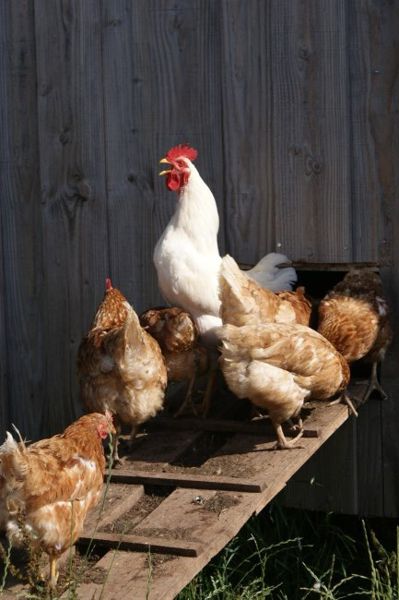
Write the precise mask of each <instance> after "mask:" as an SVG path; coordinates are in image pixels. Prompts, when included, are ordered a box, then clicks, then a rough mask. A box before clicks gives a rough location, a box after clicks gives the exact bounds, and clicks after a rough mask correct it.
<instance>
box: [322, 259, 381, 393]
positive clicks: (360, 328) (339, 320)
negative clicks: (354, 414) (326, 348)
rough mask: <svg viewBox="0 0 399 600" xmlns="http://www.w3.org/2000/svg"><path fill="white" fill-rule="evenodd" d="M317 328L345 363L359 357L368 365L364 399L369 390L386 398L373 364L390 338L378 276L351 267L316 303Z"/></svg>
mask: <svg viewBox="0 0 399 600" xmlns="http://www.w3.org/2000/svg"><path fill="white" fill-rule="evenodd" d="M317 330H318V331H319V333H321V334H322V335H323V336H324V337H325V338H326V339H328V340H329V341H330V342H331V343H332V344H333V346H334V347H335V348H336V349H337V350H338V351H339V352H340V353H341V354H342V355H343V356H344V357H345V358H346V360H347V361H348V362H349V363H353V362H355V361H358V360H360V359H363V360H364V361H366V362H369V363H371V364H372V369H371V376H370V380H369V385H368V387H367V390H366V392H365V394H364V396H363V399H362V402H366V400H368V398H369V397H370V395H371V394H372V392H373V391H377V392H378V393H379V394H380V396H381V398H382V399H384V398H386V397H387V396H386V393H385V392H384V390H383V389H382V387H381V385H380V383H379V381H378V376H377V366H378V363H380V362H381V361H382V360H383V359H384V357H385V353H386V350H387V348H388V346H389V344H390V342H391V341H392V329H391V325H390V322H389V308H388V304H387V302H386V300H385V298H384V292H383V288H382V282H381V278H380V276H379V275H378V273H375V272H374V271H372V270H370V269H352V270H351V271H349V273H347V274H346V275H345V277H344V279H343V280H342V281H340V282H339V283H338V284H337V285H336V286H335V287H334V289H333V290H332V291H331V292H329V293H328V294H327V295H326V296H325V297H324V298H323V300H322V301H321V302H320V305H319V325H318V328H317Z"/></svg>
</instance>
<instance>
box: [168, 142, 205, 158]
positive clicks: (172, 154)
mask: <svg viewBox="0 0 399 600" xmlns="http://www.w3.org/2000/svg"><path fill="white" fill-rule="evenodd" d="M197 155H198V152H197V151H196V150H195V149H194V148H191V146H188V145H187V144H178V145H177V146H173V148H171V149H170V150H169V151H168V153H167V155H166V158H167V159H168V161H169V162H172V161H174V160H176V158H180V157H181V156H184V157H185V158H188V159H189V160H191V161H193V160H195V159H196V158H197Z"/></svg>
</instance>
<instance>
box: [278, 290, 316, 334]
mask: <svg viewBox="0 0 399 600" xmlns="http://www.w3.org/2000/svg"><path fill="white" fill-rule="evenodd" d="M277 296H278V298H279V299H280V300H282V301H286V302H288V303H289V304H290V305H291V306H292V308H293V309H294V312H295V321H296V322H297V323H299V324H300V325H309V322H310V316H311V313H312V303H311V301H310V300H308V298H306V296H305V288H304V287H299V288H297V289H296V290H295V292H277Z"/></svg>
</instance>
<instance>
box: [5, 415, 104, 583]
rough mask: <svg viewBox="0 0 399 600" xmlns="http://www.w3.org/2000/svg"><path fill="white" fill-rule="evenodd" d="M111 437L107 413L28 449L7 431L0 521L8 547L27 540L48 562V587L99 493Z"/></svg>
mask: <svg viewBox="0 0 399 600" xmlns="http://www.w3.org/2000/svg"><path fill="white" fill-rule="evenodd" d="M111 433H115V429H114V426H113V424H112V417H111V414H109V413H107V414H106V415H102V414H98V413H93V414H89V415H85V416H83V417H81V418H80V419H78V420H77V421H75V422H74V423H72V425H70V426H69V427H67V428H66V429H65V431H64V433H62V434H60V435H55V436H53V437H51V438H49V439H45V440H40V441H39V442H36V443H34V444H31V445H30V446H26V445H25V443H24V442H22V441H21V442H19V443H17V442H16V441H15V440H14V438H13V437H12V435H11V434H10V433H8V432H7V438H6V441H5V442H4V444H3V445H2V446H1V447H0V521H1V524H2V526H3V527H4V528H5V530H6V533H7V536H8V538H9V540H10V541H11V543H12V544H13V545H16V546H20V545H22V544H23V543H24V540H26V538H30V539H31V540H32V544H33V545H34V546H38V547H40V548H41V549H42V550H44V552H46V553H47V554H48V555H49V558H50V586H51V587H52V588H54V587H55V585H56V583H57V579H58V569H57V562H58V559H59V557H60V556H61V555H62V554H63V553H64V552H65V551H66V550H67V549H68V548H70V547H71V546H72V545H73V544H74V543H75V541H76V540H77V539H78V537H79V535H80V534H81V531H82V529H83V523H84V520H85V518H86V515H87V512H88V511H89V510H90V509H91V508H92V507H94V506H95V505H96V504H97V502H98V500H99V498H100V495H101V490H102V487H103V477H104V469H105V459H104V451H103V445H102V440H103V439H105V438H106V437H107V436H108V435H109V434H111Z"/></svg>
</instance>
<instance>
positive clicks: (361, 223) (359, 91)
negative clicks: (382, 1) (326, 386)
mask: <svg viewBox="0 0 399 600" xmlns="http://www.w3.org/2000/svg"><path fill="white" fill-rule="evenodd" d="M346 4H347V6H346V10H347V22H348V46H347V56H348V65H349V73H350V95H349V102H350V111H351V128H350V129H351V138H350V143H351V145H350V162H351V171H350V174H351V198H352V201H351V204H352V218H351V226H352V239H353V258H354V259H355V260H366V261H367V260H377V261H378V260H379V258H380V252H379V250H380V245H381V247H382V248H383V247H384V245H385V244H386V242H385V241H384V238H382V237H381V222H380V221H381V219H380V215H381V210H380V208H381V207H380V198H379V193H380V192H379V189H380V187H379V183H378V175H377V162H376V154H375V148H374V144H373V131H372V127H370V125H371V123H370V100H371V101H373V100H372V95H371V90H372V82H373V80H374V81H375V80H379V79H380V78H381V71H382V70H384V71H385V61H383V63H381V62H380V61H379V60H378V58H377V55H376V53H378V49H377V48H375V47H373V39H374V40H375V36H374V35H370V32H371V31H372V30H374V32H375V31H376V29H374V27H373V25H372V23H371V21H370V19H369V16H370V12H374V11H373V9H372V8H371V3H370V2H364V1H358V2H347V3H346ZM384 10H387V7H384ZM381 41H382V40H381ZM382 64H384V68H382ZM366 495H367V494H366Z"/></svg>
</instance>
